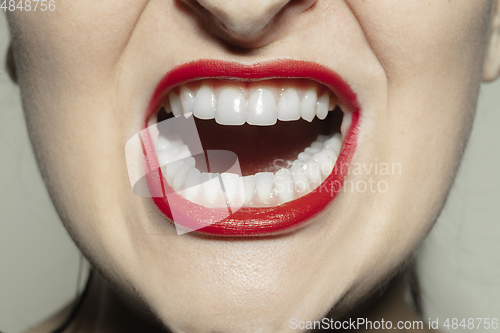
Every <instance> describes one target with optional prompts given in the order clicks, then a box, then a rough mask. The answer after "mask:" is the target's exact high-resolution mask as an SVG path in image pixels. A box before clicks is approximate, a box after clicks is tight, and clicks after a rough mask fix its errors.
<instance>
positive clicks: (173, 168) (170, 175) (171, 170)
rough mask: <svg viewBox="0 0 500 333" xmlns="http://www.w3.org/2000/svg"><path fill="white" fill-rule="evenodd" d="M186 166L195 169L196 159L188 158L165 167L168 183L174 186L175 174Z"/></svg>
mask: <svg viewBox="0 0 500 333" xmlns="http://www.w3.org/2000/svg"><path fill="white" fill-rule="evenodd" d="M184 164H188V165H190V166H191V167H194V166H195V165H196V161H195V159H194V157H187V158H183V159H180V160H176V161H175V162H172V163H168V164H167V165H166V166H165V177H166V178H167V182H168V183H169V184H172V181H173V179H174V176H175V174H176V173H177V171H178V170H179V168H180V167H181V166H182V165H184Z"/></svg>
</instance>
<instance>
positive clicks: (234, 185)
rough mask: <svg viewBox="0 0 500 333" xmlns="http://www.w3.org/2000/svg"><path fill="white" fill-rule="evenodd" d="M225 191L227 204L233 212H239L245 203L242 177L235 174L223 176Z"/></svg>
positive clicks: (224, 174)
mask: <svg viewBox="0 0 500 333" xmlns="http://www.w3.org/2000/svg"><path fill="white" fill-rule="evenodd" d="M221 178H222V183H223V184H224V191H225V192H226V198H227V203H228V204H229V206H230V207H231V210H233V211H234V210H238V209H239V208H240V207H241V206H243V203H244V201H245V193H244V192H243V181H242V179H241V177H240V176H239V175H237V174H234V173H223V174H221Z"/></svg>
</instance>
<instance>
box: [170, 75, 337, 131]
mask: <svg viewBox="0 0 500 333" xmlns="http://www.w3.org/2000/svg"><path fill="white" fill-rule="evenodd" d="M278 86H279V87H285V88H278ZM168 97H169V98H168V101H166V102H165V105H164V106H165V109H166V110H167V111H169V110H171V111H172V112H173V114H174V115H175V116H180V115H182V114H189V113H193V114H194V116H195V117H197V118H199V119H214V118H215V121H216V122H217V123H219V124H221V125H243V124H244V123H245V122H246V123H248V124H250V125H259V126H269V125H274V124H275V123H276V122H277V121H278V120H281V121H292V120H298V119H300V118H303V119H305V120H307V121H309V122H311V121H313V119H314V117H315V116H317V117H318V118H319V119H325V118H326V116H327V115H328V111H329V110H333V109H334V108H335V106H336V103H337V101H336V98H335V96H334V95H333V94H331V92H329V91H328V90H326V89H325V88H324V87H323V86H321V85H319V84H314V83H312V82H311V83H308V84H302V85H300V86H299V85H298V84H297V83H296V82H293V81H291V80H290V81H286V82H285V83H284V84H283V83H280V84H279V85H277V84H276V83H273V81H272V80H268V81H261V82H252V83H237V82H234V83H231V84H228V83H227V82H226V83H225V84H223V85H221V84H220V82H218V81H214V80H202V81H197V82H196V83H191V84H184V85H181V86H180V87H179V88H178V89H175V90H172V91H171V92H170V93H169V95H168Z"/></svg>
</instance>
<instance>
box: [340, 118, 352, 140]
mask: <svg viewBox="0 0 500 333" xmlns="http://www.w3.org/2000/svg"><path fill="white" fill-rule="evenodd" d="M351 123H352V114H351V113H350V112H344V117H343V118H342V125H340V133H342V141H344V139H345V136H346V135H347V132H348V131H349V128H350V127H351Z"/></svg>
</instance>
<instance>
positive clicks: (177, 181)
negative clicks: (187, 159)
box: [172, 163, 193, 191]
mask: <svg viewBox="0 0 500 333" xmlns="http://www.w3.org/2000/svg"><path fill="white" fill-rule="evenodd" d="M191 169H193V166H192V165H191V164H189V163H185V164H183V165H181V166H180V167H179V169H177V172H176V173H175V176H174V178H173V179H172V188H173V189H174V190H176V191H180V190H183V189H184V187H183V185H184V183H185V182H186V175H187V173H188V172H189V171H190V170H191Z"/></svg>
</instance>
